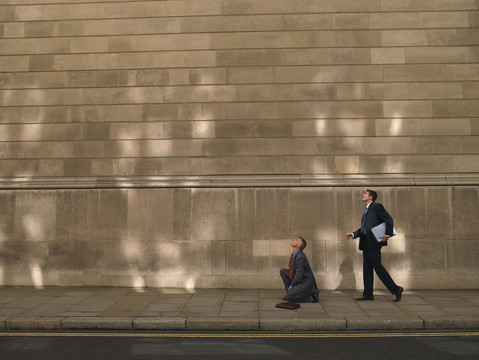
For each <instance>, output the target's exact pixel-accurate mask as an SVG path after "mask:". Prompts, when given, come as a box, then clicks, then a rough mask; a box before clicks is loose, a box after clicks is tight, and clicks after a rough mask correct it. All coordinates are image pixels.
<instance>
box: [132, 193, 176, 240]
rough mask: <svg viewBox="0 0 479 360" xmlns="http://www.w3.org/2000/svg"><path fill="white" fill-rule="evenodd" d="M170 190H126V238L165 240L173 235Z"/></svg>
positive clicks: (171, 194) (171, 195)
mask: <svg viewBox="0 0 479 360" xmlns="http://www.w3.org/2000/svg"><path fill="white" fill-rule="evenodd" d="M173 215H174V214H173V193H172V190H165V191H161V192H157V191H154V190H148V189H143V190H142V189H138V190H128V225H127V226H128V239H129V240H167V239H171V238H172V235H173Z"/></svg>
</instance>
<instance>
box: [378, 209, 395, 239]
mask: <svg viewBox="0 0 479 360" xmlns="http://www.w3.org/2000/svg"><path fill="white" fill-rule="evenodd" d="M376 215H377V217H378V218H379V219H380V220H381V221H382V222H385V223H386V235H389V236H393V228H394V220H393V218H392V216H391V215H389V213H388V212H387V211H386V209H385V208H384V206H383V205H382V204H377V203H376Z"/></svg>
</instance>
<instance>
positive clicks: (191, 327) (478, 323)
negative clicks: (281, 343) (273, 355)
mask: <svg viewBox="0 0 479 360" xmlns="http://www.w3.org/2000/svg"><path fill="white" fill-rule="evenodd" d="M447 329H455V330H460V329H462V330H467V329H469V330H470V329H479V317H468V316H448V317H428V318H424V319H422V318H419V317H409V318H396V319H389V318H346V319H345V318H264V319H258V318H213V319H212V318H195V317H192V318H161V317H147V318H142V317H67V318H60V317H17V318H0V330H157V331H272V332H274V331H278V332H291V331H360V330H447Z"/></svg>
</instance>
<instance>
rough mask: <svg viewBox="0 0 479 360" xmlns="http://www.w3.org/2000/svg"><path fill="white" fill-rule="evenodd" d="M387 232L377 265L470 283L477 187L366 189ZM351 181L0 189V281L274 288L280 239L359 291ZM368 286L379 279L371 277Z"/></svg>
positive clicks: (415, 282) (429, 280)
mask: <svg viewBox="0 0 479 360" xmlns="http://www.w3.org/2000/svg"><path fill="white" fill-rule="evenodd" d="M377 191H378V193H379V196H380V198H379V199H378V200H379V201H380V202H381V203H383V204H384V205H385V206H386V208H387V209H388V210H389V212H390V213H391V215H392V216H393V217H394V219H395V227H396V230H397V232H398V234H397V235H396V236H395V237H393V238H392V239H391V240H390V241H389V245H388V247H386V248H384V249H383V262H384V263H385V264H386V266H387V268H388V269H389V270H390V272H391V274H392V276H393V277H394V278H395V279H396V280H397V282H398V283H400V284H401V285H402V286H404V287H406V288H409V289H411V288H430V289H438V288H477V287H478V286H479V280H478V277H477V271H478V270H479V265H478V262H477V257H478V255H479V254H478V240H477V234H478V233H479V222H478V221H477V214H478V213H479V188H478V187H477V186H467V187H466V186H458V187H431V186H430V187H401V188H391V187H384V188H377ZM361 193H362V192H361V189H359V188H346V187H344V188H340V187H337V188H329V187H321V188H317V187H315V188H244V189H206V188H203V189H201V188H199V189H128V190H119V189H115V190H107V189H103V190H27V191H25V190H18V191H2V192H0V210H1V213H2V214H3V215H2V217H1V219H0V225H1V226H0V245H1V247H0V256H1V257H0V259H1V263H0V264H1V265H0V282H1V283H3V284H16V285H19V284H20V285H36V286H41V285H78V286H80V285H117V286H138V287H143V286H149V287H181V288H183V287H187V288H190V287H191V288H192V287H203V288H204V287H206V288H207V287H214V288H280V287H281V280H280V278H279V273H278V272H279V269H280V268H281V267H287V265H288V261H289V260H288V259H289V253H290V251H291V248H290V245H289V244H290V242H291V240H292V239H294V238H295V237H296V236H298V235H302V236H304V237H305V238H306V240H307V241H308V246H307V248H306V249H305V253H306V254H307V256H308V257H309V259H310V262H311V265H312V268H313V270H314V272H315V274H316V277H317V280H318V284H319V286H320V287H321V288H327V289H337V288H339V289H354V288H355V287H358V288H361V287H362V276H361V271H362V255H361V253H360V251H359V250H358V240H346V238H345V234H346V233H347V232H349V231H354V230H356V229H357V228H358V227H359V225H360V220H361V219H360V218H361V214H362V210H363V204H362V202H361ZM378 285H379V284H378Z"/></svg>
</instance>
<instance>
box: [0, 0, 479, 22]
mask: <svg viewBox="0 0 479 360" xmlns="http://www.w3.org/2000/svg"><path fill="white" fill-rule="evenodd" d="M194 3H195V2H193V1H190V2H176V1H161V2H152V1H134V2H114V3H112V2H85V3H80V4H78V3H74V2H71V3H58V2H47V3H43V4H40V5H37V6H31V5H32V3H20V4H18V3H8V4H7V5H5V8H7V9H14V10H16V9H17V8H19V9H23V8H28V7H33V8H37V9H41V10H43V11H38V12H30V13H28V12H27V13H19V14H16V13H15V12H14V11H9V12H7V14H6V16H5V17H6V18H7V19H8V20H10V18H11V19H12V20H15V19H17V20H42V19H45V18H47V19H49V18H50V19H72V18H74V15H75V14H78V13H79V14H80V16H82V17H85V16H86V15H87V14H88V15H89V16H90V17H96V16H95V15H96V13H100V14H102V15H103V16H107V17H115V16H116V17H127V16H129V13H128V11H127V10H128V8H129V7H131V5H132V4H135V5H137V12H136V16H138V17H147V16H151V13H152V12H153V11H156V12H158V13H161V14H162V15H170V14H174V15H176V16H178V15H194V14H198V15H216V14H217V15H225V14H231V15H246V14H268V13H270V14H274V13H310V12H318V13H319V12H321V13H337V12H342V13H348V12H357V10H358V9H357V6H352V5H351V4H354V2H352V3H350V2H343V3H337V2H334V1H329V2H326V3H325V2H322V3H321V4H319V3H317V2H308V3H306V4H305V5H303V6H297V5H291V4H290V3H288V1H280V0H278V1H277V6H276V9H275V12H272V11H271V5H270V3H269V2H267V1H255V2H254V3H249V4H243V6H240V7H235V6H232V7H230V5H231V4H234V2H232V1H230V2H224V3H222V2H221V1H220V0H217V1H214V2H212V1H209V2H198V1H196V5H197V6H192V5H193V4H194ZM361 4H362V7H361V10H360V11H361V13H368V12H383V11H388V12H390V11H428V10H435V11H441V10H459V9H461V10H474V9H477V8H478V5H477V4H476V3H474V2H470V1H469V2H465V3H464V2H462V3H460V4H459V5H456V6H454V7H453V6H450V5H449V4H448V3H445V4H443V5H442V6H440V4H434V3H433V2H432V1H431V2H427V3H424V2H417V3H416V4H413V5H411V4H410V3H409V2H406V3H405V4H402V3H401V2H394V4H392V3H385V4H383V3H382V2H378V3H377V4H378V5H376V3H373V2H369V3H367V4H365V3H364V2H362V3H361ZM222 5H223V6H222ZM366 5H367V6H366ZM434 5H436V6H434ZM52 7H56V8H58V7H60V8H61V9H62V8H63V9H68V10H69V9H72V10H73V11H71V12H70V11H69V12H68V15H63V14H65V13H66V12H65V11H63V13H62V12H60V15H55V13H49V12H48V10H50V9H51V8H52ZM283 9H284V10H283ZM82 10H83V11H84V10H90V11H89V12H87V14H85V12H83V14H85V15H82ZM268 10H269V11H268ZM320 10H321V11H320ZM109 12H110V13H109ZM122 12H123V13H124V14H123V13H122Z"/></svg>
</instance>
